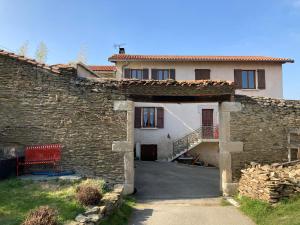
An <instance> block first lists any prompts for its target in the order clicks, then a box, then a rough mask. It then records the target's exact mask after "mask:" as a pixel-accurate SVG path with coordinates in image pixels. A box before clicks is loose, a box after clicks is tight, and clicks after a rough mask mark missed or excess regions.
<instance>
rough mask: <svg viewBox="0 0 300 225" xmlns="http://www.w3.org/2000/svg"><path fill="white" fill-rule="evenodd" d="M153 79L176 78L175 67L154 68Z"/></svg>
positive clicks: (152, 71)
mask: <svg viewBox="0 0 300 225" xmlns="http://www.w3.org/2000/svg"><path fill="white" fill-rule="evenodd" d="M151 78H152V80H168V79H173V80H175V69H152V70H151Z"/></svg>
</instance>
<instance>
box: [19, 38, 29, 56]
mask: <svg viewBox="0 0 300 225" xmlns="http://www.w3.org/2000/svg"><path fill="white" fill-rule="evenodd" d="M28 46H29V42H28V41H25V42H24V43H23V44H22V45H21V47H20V48H19V50H18V54H19V55H22V56H28Z"/></svg>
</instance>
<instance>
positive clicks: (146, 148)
mask: <svg viewBox="0 0 300 225" xmlns="http://www.w3.org/2000/svg"><path fill="white" fill-rule="evenodd" d="M141 160H143V161H155V160H157V145H141Z"/></svg>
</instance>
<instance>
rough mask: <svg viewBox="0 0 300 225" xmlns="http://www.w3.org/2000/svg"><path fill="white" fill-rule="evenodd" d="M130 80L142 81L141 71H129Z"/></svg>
mask: <svg viewBox="0 0 300 225" xmlns="http://www.w3.org/2000/svg"><path fill="white" fill-rule="evenodd" d="M131 78H132V79H138V80H142V79H143V70H138V69H132V70H131Z"/></svg>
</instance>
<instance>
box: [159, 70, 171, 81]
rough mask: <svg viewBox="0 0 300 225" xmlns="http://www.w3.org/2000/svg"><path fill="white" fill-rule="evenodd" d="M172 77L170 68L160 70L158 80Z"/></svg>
mask: <svg viewBox="0 0 300 225" xmlns="http://www.w3.org/2000/svg"><path fill="white" fill-rule="evenodd" d="M169 78H170V70H158V71H157V79H158V80H168V79H169Z"/></svg>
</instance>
